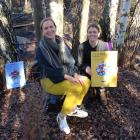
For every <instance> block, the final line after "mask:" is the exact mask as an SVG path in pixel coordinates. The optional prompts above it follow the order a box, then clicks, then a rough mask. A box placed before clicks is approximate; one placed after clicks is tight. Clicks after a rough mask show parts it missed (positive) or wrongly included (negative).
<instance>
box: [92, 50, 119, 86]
mask: <svg viewBox="0 0 140 140" xmlns="http://www.w3.org/2000/svg"><path fill="white" fill-rule="evenodd" d="M117 59H118V52H117V51H97V52H91V71H92V76H91V86H92V87H117V71H118V67H117Z"/></svg>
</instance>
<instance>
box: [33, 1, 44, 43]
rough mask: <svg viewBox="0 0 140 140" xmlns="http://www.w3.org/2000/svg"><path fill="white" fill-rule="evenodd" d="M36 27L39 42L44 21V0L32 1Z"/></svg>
mask: <svg viewBox="0 0 140 140" xmlns="http://www.w3.org/2000/svg"><path fill="white" fill-rule="evenodd" d="M31 2H32V8H33V18H34V26H35V31H36V37H37V40H38V41H39V40H40V37H41V31H40V21H41V20H42V19H43V9H42V0H32V1H31Z"/></svg>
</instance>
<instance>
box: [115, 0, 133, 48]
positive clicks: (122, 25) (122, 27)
mask: <svg viewBox="0 0 140 140" xmlns="http://www.w3.org/2000/svg"><path fill="white" fill-rule="evenodd" d="M130 8H131V0H123V1H122V9H121V14H120V18H119V26H118V29H117V34H116V47H117V48H122V47H123V43H124V39H125V33H126V28H127V25H128V14H129V12H130Z"/></svg>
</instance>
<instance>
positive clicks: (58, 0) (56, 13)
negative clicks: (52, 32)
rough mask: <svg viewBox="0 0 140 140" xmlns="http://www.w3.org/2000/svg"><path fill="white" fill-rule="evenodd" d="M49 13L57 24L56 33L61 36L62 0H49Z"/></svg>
mask: <svg viewBox="0 0 140 140" xmlns="http://www.w3.org/2000/svg"><path fill="white" fill-rule="evenodd" d="M49 6H50V15H51V17H52V19H53V20H54V22H55V23H56V26H57V32H56V33H57V35H59V36H61V37H62V36H63V0H50V3H49Z"/></svg>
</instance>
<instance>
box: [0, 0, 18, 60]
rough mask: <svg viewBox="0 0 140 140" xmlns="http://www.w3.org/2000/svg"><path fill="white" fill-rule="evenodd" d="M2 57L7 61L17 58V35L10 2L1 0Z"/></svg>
mask: <svg viewBox="0 0 140 140" xmlns="http://www.w3.org/2000/svg"><path fill="white" fill-rule="evenodd" d="M0 19H1V20H0V57H1V58H2V59H3V60H4V61H5V62H12V61H16V60H17V52H16V49H15V46H14V44H15V36H14V32H13V28H12V25H11V19H10V10H9V8H8V4H7V3H6V2H5V1H4V0H2V1H0Z"/></svg>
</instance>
